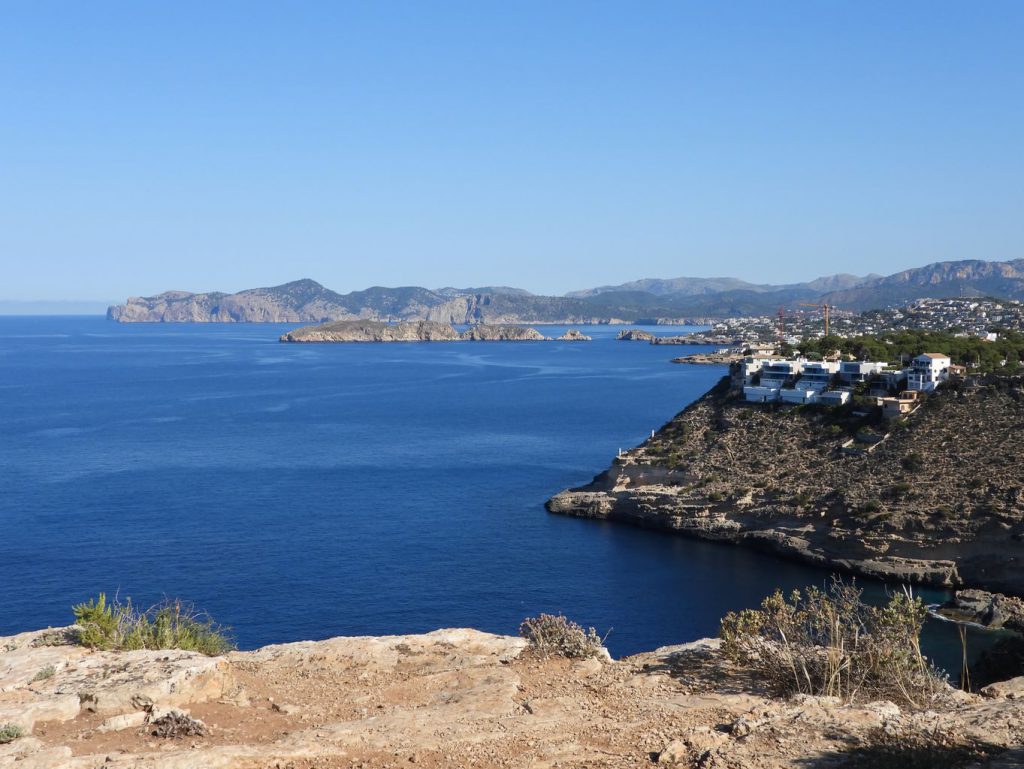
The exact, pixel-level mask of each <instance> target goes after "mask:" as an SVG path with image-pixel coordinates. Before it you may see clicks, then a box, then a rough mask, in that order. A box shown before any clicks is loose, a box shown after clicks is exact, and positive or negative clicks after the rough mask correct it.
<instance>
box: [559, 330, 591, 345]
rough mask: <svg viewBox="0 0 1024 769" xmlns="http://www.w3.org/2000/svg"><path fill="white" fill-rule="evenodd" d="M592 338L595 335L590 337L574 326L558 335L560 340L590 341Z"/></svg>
mask: <svg viewBox="0 0 1024 769" xmlns="http://www.w3.org/2000/svg"><path fill="white" fill-rule="evenodd" d="M592 339H593V337H589V336H587V335H586V334H584V333H583V332H581V331H578V330H576V329H574V328H570V329H569V330H568V331H566V332H565V333H564V334H562V335H561V336H560V337H558V341H559V342H589V341H591V340H592Z"/></svg>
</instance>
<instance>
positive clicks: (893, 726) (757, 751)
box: [0, 630, 1024, 769]
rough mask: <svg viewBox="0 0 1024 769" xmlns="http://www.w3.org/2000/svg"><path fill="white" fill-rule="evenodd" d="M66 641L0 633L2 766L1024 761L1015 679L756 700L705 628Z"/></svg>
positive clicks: (764, 765) (1020, 698) (756, 765)
mask: <svg viewBox="0 0 1024 769" xmlns="http://www.w3.org/2000/svg"><path fill="white" fill-rule="evenodd" d="M62 640H63V635H62V634H60V633H54V632H53V631H41V632H36V633H24V634H21V635H17V636H13V637H8V638H0V649H3V650H4V651H3V652H2V653H0V725H3V724H17V725H18V726H20V727H21V728H22V729H23V730H24V736H21V737H19V738H17V739H14V740H13V741H11V742H9V743H8V744H4V745H0V767H12V769H54V768H56V767H68V768H69V769H94V768H96V767H111V769H118V768H119V767H120V768H121V769H129V768H131V769H141V768H142V767H147V768H148V767H153V768H157V767H160V768H162V769H171V768H173V769H179V768H183V767H197V768H198V767H203V768H211V769H213V768H216V767H239V768H241V769H285V768H286V767H287V768H290V769H314V767H316V768H318V769H341V768H345V769H347V768H349V767H363V768H364V769H369V767H379V768H380V769H385V768H386V767H393V768H396V769H397V767H414V766H415V767H434V768H437V767H480V768H481V769H483V768H486V767H534V768H536V769H541V768H547V767H552V768H553V767H565V768H566V769H569V768H571V767H595V768H598V767H608V768H609V769H610V768H611V767H643V766H652V765H662V766H664V765H668V766H686V767H705V768H706V769H714V768H718V769H725V768H729V769H740V768H741V767H742V768H744V769H774V768H776V767H778V768H781V767H822V768H824V767H847V768H848V769H857V767H888V766H892V767H899V769H913V767H917V766H942V767H957V766H987V767H992V768H993V769H996V768H1001V769H1006V768H1008V767H1011V766H1021V765H1024V752H1022V750H1021V747H1020V746H1021V745H1022V743H1024V679H1016V680H1014V681H1010V682H1007V683H1004V684H998V685H996V686H994V687H992V688H991V689H989V690H987V691H986V695H987V696H979V695H970V694H965V693H960V692H953V691H952V690H950V691H949V692H947V693H945V694H944V695H942V696H941V697H939V698H938V699H936V700H935V702H934V703H933V704H932V707H931V708H930V709H929V710H926V711H921V712H909V711H906V710H900V708H899V707H897V706H896V705H894V704H892V703H889V702H875V703H867V704H860V705H843V704H841V703H839V702H838V701H836V700H834V699H830V698H814V697H802V698H799V699H796V700H790V701H780V700H775V699H771V698H770V697H768V696H767V695H766V693H765V692H764V691H761V690H760V689H759V688H758V686H757V684H756V682H753V681H750V680H748V679H747V678H746V677H745V676H744V675H743V674H742V673H741V672H740V671H737V670H735V669H733V668H731V667H730V666H729V665H728V664H727V663H726V662H724V661H723V659H722V658H721V657H720V656H719V654H718V652H717V642H716V641H701V642H697V643H693V644H688V645H685V646H678V647H666V648H663V649H659V650H657V651H655V652H651V653H649V654H641V655H638V656H635V657H630V658H627V659H624V660H621V661H615V662H612V661H606V660H600V659H590V660H585V661H570V660H565V659H562V658H547V659H541V658H538V657H537V656H535V655H534V654H533V652H532V651H530V650H526V649H525V642H524V641H522V640H520V639H517V638H509V637H503V636H495V635H490V634H486V633H481V632H477V631H474V630H439V631H435V632H433V633H429V634H426V635H419V636H393V637H379V638H334V639H330V640H327V641H320V642H303V643H295V644H287V645H282V646H269V647H265V648H263V649H260V650H257V651H254V652H236V653H232V654H229V655H227V656H224V657H217V658H209V657H203V656H201V655H198V654H195V653H190V652H180V651H160V652H154V651H138V652H92V651H88V650H86V649H84V648H82V647H79V646H75V645H67V644H63V643H62ZM53 644H58V645H53ZM922 761H924V763H922Z"/></svg>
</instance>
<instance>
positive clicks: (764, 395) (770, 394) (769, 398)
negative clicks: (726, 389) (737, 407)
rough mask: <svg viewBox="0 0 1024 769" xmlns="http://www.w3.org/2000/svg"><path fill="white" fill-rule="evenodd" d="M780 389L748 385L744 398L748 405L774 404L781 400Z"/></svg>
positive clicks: (744, 390) (745, 388)
mask: <svg viewBox="0 0 1024 769" xmlns="http://www.w3.org/2000/svg"><path fill="white" fill-rule="evenodd" d="M780 392H782V389H781V388H779V387H763V386H761V385H747V386H746V387H744V388H743V397H744V398H746V400H747V402H748V403H774V402H775V401H777V400H778V399H779V393H780Z"/></svg>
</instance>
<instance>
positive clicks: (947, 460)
mask: <svg viewBox="0 0 1024 769" xmlns="http://www.w3.org/2000/svg"><path fill="white" fill-rule="evenodd" d="M1022 385H1024V383H1022V381H1021V380H1020V378H1010V377H1002V378H993V379H991V380H990V381H989V382H987V383H986V384H984V385H983V386H981V387H978V388H971V389H963V390H962V391H957V390H946V391H943V392H940V393H938V394H936V395H934V396H931V397H929V398H928V399H927V401H926V402H925V403H924V405H923V406H921V407H920V408H919V409H917V411H916V412H914V413H913V414H912V415H911V416H910V417H909V418H907V419H904V420H901V421H899V422H896V423H892V424H880V423H879V422H880V420H879V419H878V418H877V417H876V416H875V415H873V414H869V415H867V416H860V415H858V410H859V407H858V406H851V407H848V408H843V409H829V408H821V407H776V406H771V405H769V406H763V405H759V404H747V403H744V402H743V401H742V398H741V397H740V396H737V395H735V394H731V393H730V392H729V390H728V387H727V384H726V381H725V380H723V383H721V384H720V385H719V386H717V387H716V388H714V389H713V390H712V391H711V392H709V393H708V394H707V395H705V396H704V397H703V398H701V399H700V400H698V401H697V402H695V403H694V404H693V405H692V406H690V407H689V408H687V409H686V410H685V411H683V412H682V413H680V414H679V415H677V416H676V417H675V418H674V419H673V420H672V421H671V422H669V423H668V424H667V425H665V426H664V427H663V428H662V429H661V430H660V431H658V432H657V434H655V435H654V437H652V438H651V439H650V440H648V441H646V442H645V443H644V444H643V445H642V446H640V447H638V448H636V449H633V450H631V451H629V452H626V453H625V454H623V455H622V456H621V457H619V458H618V459H616V460H615V462H614V464H613V465H612V467H611V468H610V469H609V470H607V471H606V472H604V473H602V474H601V475H599V476H597V477H596V478H595V479H594V481H593V482H592V483H591V484H589V485H587V486H583V487H580V488H577V489H571V490H569V491H566V492H562V493H561V494H559V495H557V496H556V497H554V498H553V499H552V500H550V501H549V502H548V509H549V510H551V511H552V512H556V513H564V514H568V515H576V516H582V517H594V518H607V519H613V520H622V521H627V522H632V523H636V524H638V525H642V526H648V527H652V528H661V529H665V530H669V531H674V532H679V533H683V534H688V535H692V536H698V537H703V538H707V539H715V540H721V541H729V542H736V543H740V544H745V545H750V546H754V547H758V548H761V549H765V550H770V551H773V552H777V553H781V554H784V555H787V556H790V557H795V558H799V559H802V560H805V561H809V562H811V563H815V564H818V565H822V566H831V567H839V568H841V569H847V570H850V571H853V572H857V573H861V574H867V575H872V576H878V577H883V578H891V579H900V580H909V581H914V582H921V583H928V584H934V585H943V586H957V585H965V586H974V587H981V588H985V589H989V590H993V591H997V592H1004V593H1009V594H1015V595H1024V558H1022V557H1021V556H1022V555H1024V543H1022V539H1024V463H1021V462H1020V461H1019V456H1020V452H1019V435H1020V428H1021V427H1022V426H1024V389H1022ZM883 436H886V437H885V440H884V441H882V442H880V443H877V445H875V446H874V448H873V449H872V450H870V451H865V452H864V453H863V454H861V455H860V456H849V455H848V454H846V453H844V452H843V451H842V450H841V448H840V447H841V445H842V444H843V443H844V442H846V441H848V440H851V439H854V440H857V441H859V442H860V445H864V446H868V445H871V442H875V441H878V439H879V438H881V437H883Z"/></svg>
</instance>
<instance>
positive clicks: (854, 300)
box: [107, 259, 1024, 325]
mask: <svg viewBox="0 0 1024 769" xmlns="http://www.w3.org/2000/svg"><path fill="white" fill-rule="evenodd" d="M965 295H966V296H996V297H1000V298H1004V299H1024V259H1016V260H1011V261H1005V262H998V261H984V260H979V259H965V260H959V261H947V262H934V263H932V264H928V265H925V266H923V267H916V268H912V269H908V270H902V271H900V272H897V273H893V274H892V275H887V276H879V275H866V276H856V275H851V274H847V273H839V274H836V275H828V276H822V277H819V278H815V279H814V280H811V281H807V282H804V283H791V284H780V285H772V284H756V283H749V282H747V281H743V280H740V279H738V278H669V279H654V278H645V279H642V280H638V281H633V282H631V283H623V284H620V285H618V286H601V287H598V288H593V289H585V290H582V291H573V292H570V293H569V294H566V295H565V296H542V295H537V294H532V293H530V292H529V291H526V290H525V289H520V288H513V287H507V286H489V287H483V288H467V289H458V288H452V287H445V288H439V289H428V288H423V287H420V286H399V287H386V286H371V287H369V288H366V289H362V290H359V291H351V292H349V293H347V294H340V293H338V292H335V291H332V290H331V289H328V288H326V287H325V286H323V285H321V284H320V283H317V282H316V281H315V280H312V279H310V278H303V279H301V280H296V281H292V282H290V283H285V284H282V285H280V286H271V287H263V288H252V289H246V290H244V291H238V292H236V293H233V294H228V293H224V292H216V291H215V292H207V293H191V292H187V291H165V292H163V293H161V294H156V295H154V296H149V297H130V298H129V299H128V300H127V301H126V302H125V303H124V304H119V305H112V306H111V307H109V308H108V310H107V317H108V318H109V319H111V320H115V321H119V322H122V323H133V322H150V323H153V322H164V323H166V322H201V323H261V322H262V323H268V322H272V323H326V322H330V321H337V320H373V321H386V322H400V321H435V322H440V323H454V324H470V325H475V324H480V323H485V324H493V325H500V324H515V323H533V324H537V323H540V324H543V323H562V324H589V323H644V322H646V323H652V324H655V323H660V322H680V321H686V320H698V321H699V320H703V319H707V318H723V317H736V316H742V315H770V314H774V313H775V312H776V311H777V310H778V308H779V307H785V306H791V305H794V304H801V303H827V304H830V305H832V306H833V307H835V308H838V309H842V310H849V311H855V312H857V311H864V310H869V309H879V308H882V307H887V306H897V305H902V304H906V303H907V302H910V301H913V300H916V299H924V298H934V299H942V298H948V297H955V296H965Z"/></svg>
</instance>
